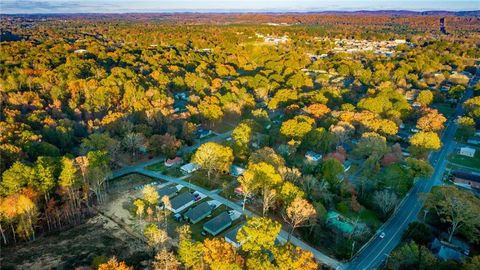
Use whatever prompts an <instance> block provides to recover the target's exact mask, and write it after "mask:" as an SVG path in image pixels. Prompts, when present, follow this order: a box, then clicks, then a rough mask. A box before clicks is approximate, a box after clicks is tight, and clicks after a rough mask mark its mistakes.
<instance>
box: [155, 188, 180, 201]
mask: <svg viewBox="0 0 480 270" xmlns="http://www.w3.org/2000/svg"><path fill="white" fill-rule="evenodd" d="M177 192H178V189H177V187H176V186H173V185H170V186H166V187H163V188H161V189H159V190H158V195H159V196H160V198H163V196H167V197H169V198H171V197H172V196H175V195H176V194H177Z"/></svg>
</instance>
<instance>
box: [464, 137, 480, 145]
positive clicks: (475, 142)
mask: <svg viewBox="0 0 480 270" xmlns="http://www.w3.org/2000/svg"><path fill="white" fill-rule="evenodd" d="M467 143H469V144H473V145H480V139H478V138H476V137H473V138H470V139H468V140H467Z"/></svg>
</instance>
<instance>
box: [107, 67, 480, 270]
mask: <svg viewBox="0 0 480 270" xmlns="http://www.w3.org/2000/svg"><path fill="white" fill-rule="evenodd" d="M478 77H480V71H479V72H477V74H476V77H475V79H474V80H472V81H471V86H472V85H473V84H475V83H476V81H477V80H478ZM472 95H473V91H472V90H471V89H470V90H468V91H467V92H466V94H465V95H464V97H463V99H462V100H461V102H459V103H458V104H457V107H456V109H455V112H454V114H453V115H452V117H451V118H450V120H449V121H448V124H447V127H446V129H445V130H444V133H443V135H442V138H441V139H442V143H443V147H442V148H441V150H440V151H438V152H435V153H432V154H431V155H430V158H429V160H430V163H431V164H432V166H433V167H434V173H433V175H432V177H431V178H430V179H422V180H418V181H417V182H416V183H415V185H414V186H413V188H412V189H411V190H410V191H409V193H408V194H407V195H406V196H405V198H404V199H403V200H402V202H401V203H400V204H399V205H398V206H397V208H396V209H395V212H394V213H393V214H392V216H391V217H390V218H389V220H387V222H385V223H384V224H383V226H382V227H381V228H380V230H379V232H380V231H383V232H385V237H384V238H383V239H381V238H379V237H378V233H377V234H376V235H374V236H373V237H372V238H371V239H370V241H369V242H368V243H367V244H365V245H364V246H363V247H362V248H361V250H360V251H359V252H357V254H356V256H355V257H354V259H353V260H352V261H351V262H349V263H348V264H343V263H341V262H339V261H337V260H335V259H334V258H331V257H329V256H327V255H325V254H323V253H321V252H320V251H318V250H316V249H315V248H313V247H311V246H310V245H308V244H306V243H305V242H303V241H301V240H300V239H298V238H296V237H293V236H292V237H291V239H290V241H291V243H292V244H294V245H296V246H298V247H300V248H302V249H304V250H307V251H310V252H312V253H313V255H314V256H315V258H316V259H317V260H319V261H322V262H323V263H325V264H327V265H329V266H330V267H332V268H334V269H346V270H367V269H368V270H369V269H375V268H377V267H378V266H379V265H380V264H381V263H382V262H383V261H384V260H385V259H387V258H388V257H389V254H390V252H392V250H393V249H394V248H395V247H396V246H397V245H398V244H399V243H400V241H401V237H402V234H403V231H404V230H406V229H407V227H408V224H410V223H411V222H413V221H415V220H417V216H418V215H419V213H420V211H421V210H422V207H423V204H422V201H421V199H420V196H421V194H422V193H426V192H429V191H430V190H431V189H432V187H433V186H435V185H440V184H441V178H442V176H443V174H444V172H445V167H446V164H447V160H446V156H447V154H448V153H450V152H451V151H452V150H453V147H454V140H453V139H454V135H455V131H456V129H457V125H456V123H455V121H453V120H452V119H456V117H457V116H459V115H462V113H463V110H462V104H463V101H465V100H466V99H468V98H470V97H471V96H472ZM231 133H232V132H231V131H229V132H225V133H222V134H217V135H216V136H214V137H211V138H209V139H207V140H204V141H202V142H199V143H197V144H195V145H192V146H190V147H184V148H182V149H181V150H180V151H179V154H186V153H190V152H192V151H194V150H195V149H197V148H198V147H199V146H200V145H201V144H203V143H205V142H207V141H221V140H224V139H226V138H227V137H229V136H231ZM162 160H164V158H155V159H152V160H149V161H146V162H142V163H138V164H135V165H132V166H128V167H124V168H122V169H119V170H116V171H114V172H113V173H112V176H111V179H113V178H116V177H119V176H122V175H126V174H130V173H140V174H143V175H147V176H150V177H154V178H157V179H162V180H165V181H168V182H172V183H177V184H181V185H183V186H185V187H188V188H190V189H193V190H197V191H199V192H202V193H204V194H205V195H207V196H209V197H210V198H212V199H215V200H217V201H220V202H221V203H223V204H225V205H226V206H228V207H230V208H232V209H234V210H237V211H239V212H244V214H245V215H246V216H256V214H254V213H252V212H250V211H248V210H245V211H242V207H241V206H240V205H238V204H236V203H234V202H232V201H230V200H227V199H225V198H224V197H222V196H220V195H218V194H217V193H215V192H214V191H209V190H206V189H204V188H202V187H199V186H196V185H194V184H191V183H189V182H186V181H184V180H182V179H180V178H175V177H171V176H167V175H163V174H161V173H159V172H154V171H150V170H147V169H145V167H146V166H148V165H151V164H154V163H157V162H159V161H162ZM287 236H288V233H287V232H286V231H284V230H282V231H281V232H280V237H281V238H283V239H287Z"/></svg>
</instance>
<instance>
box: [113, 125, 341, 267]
mask: <svg viewBox="0 0 480 270" xmlns="http://www.w3.org/2000/svg"><path fill="white" fill-rule="evenodd" d="M230 135H231V131H229V132H226V133H222V134H217V135H216V136H215V137H211V138H208V139H207V140H204V141H202V142H199V143H197V144H195V145H192V146H190V147H184V148H182V149H181V151H179V152H180V153H182V154H185V153H189V152H193V151H194V150H195V149H197V148H198V147H199V146H200V145H201V144H203V143H205V142H207V141H221V140H224V139H226V138H227V137H229V136H230ZM163 160H164V158H163V157H158V158H154V159H151V160H148V161H146V162H140V163H137V164H135V165H132V166H128V167H124V168H122V169H119V170H116V171H113V172H112V175H111V177H110V179H114V178H117V177H120V176H123V175H127V174H131V173H138V174H142V175H146V176H150V177H152V178H156V179H161V180H164V181H167V182H170V183H175V184H180V185H183V186H185V187H187V188H189V189H192V190H196V191H198V192H201V193H203V194H205V195H207V196H208V197H210V198H212V199H214V200H217V201H219V202H221V203H223V204H224V205H226V206H228V207H229V208H231V209H233V210H236V211H238V212H240V213H243V214H244V215H245V216H247V217H252V216H257V215H256V214H255V213H253V212H251V211H249V210H247V209H245V210H243V208H242V206H241V205H239V204H237V203H235V202H232V201H230V200H227V199H226V198H224V197H222V196H220V195H218V194H217V192H216V191H210V190H207V189H204V188H202V187H199V186H197V185H194V184H192V183H189V182H187V181H185V180H183V179H181V178H177V177H171V176H168V175H164V174H161V173H159V172H155V171H150V170H147V169H145V167H146V166H149V165H152V164H155V163H157V162H161V161H163ZM279 237H280V238H281V240H282V241H283V242H285V241H286V239H287V238H288V233H287V232H286V231H285V230H281V231H280V235H279ZM290 243H292V244H293V245H295V246H298V247H299V248H301V249H303V250H307V251H310V252H312V254H313V256H314V257H315V259H317V260H318V261H320V262H322V263H324V264H326V265H329V266H330V267H332V268H335V269H343V264H342V263H341V262H339V261H337V260H335V259H334V258H331V257H329V256H327V255H325V254H324V253H322V252H320V251H318V250H316V249H315V248H313V247H311V246H310V245H308V244H306V243H305V242H303V241H302V240H300V239H298V238H296V237H294V236H291V237H290Z"/></svg>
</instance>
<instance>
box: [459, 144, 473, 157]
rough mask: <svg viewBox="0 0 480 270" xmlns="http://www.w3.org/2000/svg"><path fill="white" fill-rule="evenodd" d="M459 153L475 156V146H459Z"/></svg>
mask: <svg viewBox="0 0 480 270" xmlns="http://www.w3.org/2000/svg"><path fill="white" fill-rule="evenodd" d="M460 155H462V156H466V157H474V156H475V148H472V147H468V146H466V147H461V148H460Z"/></svg>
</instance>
